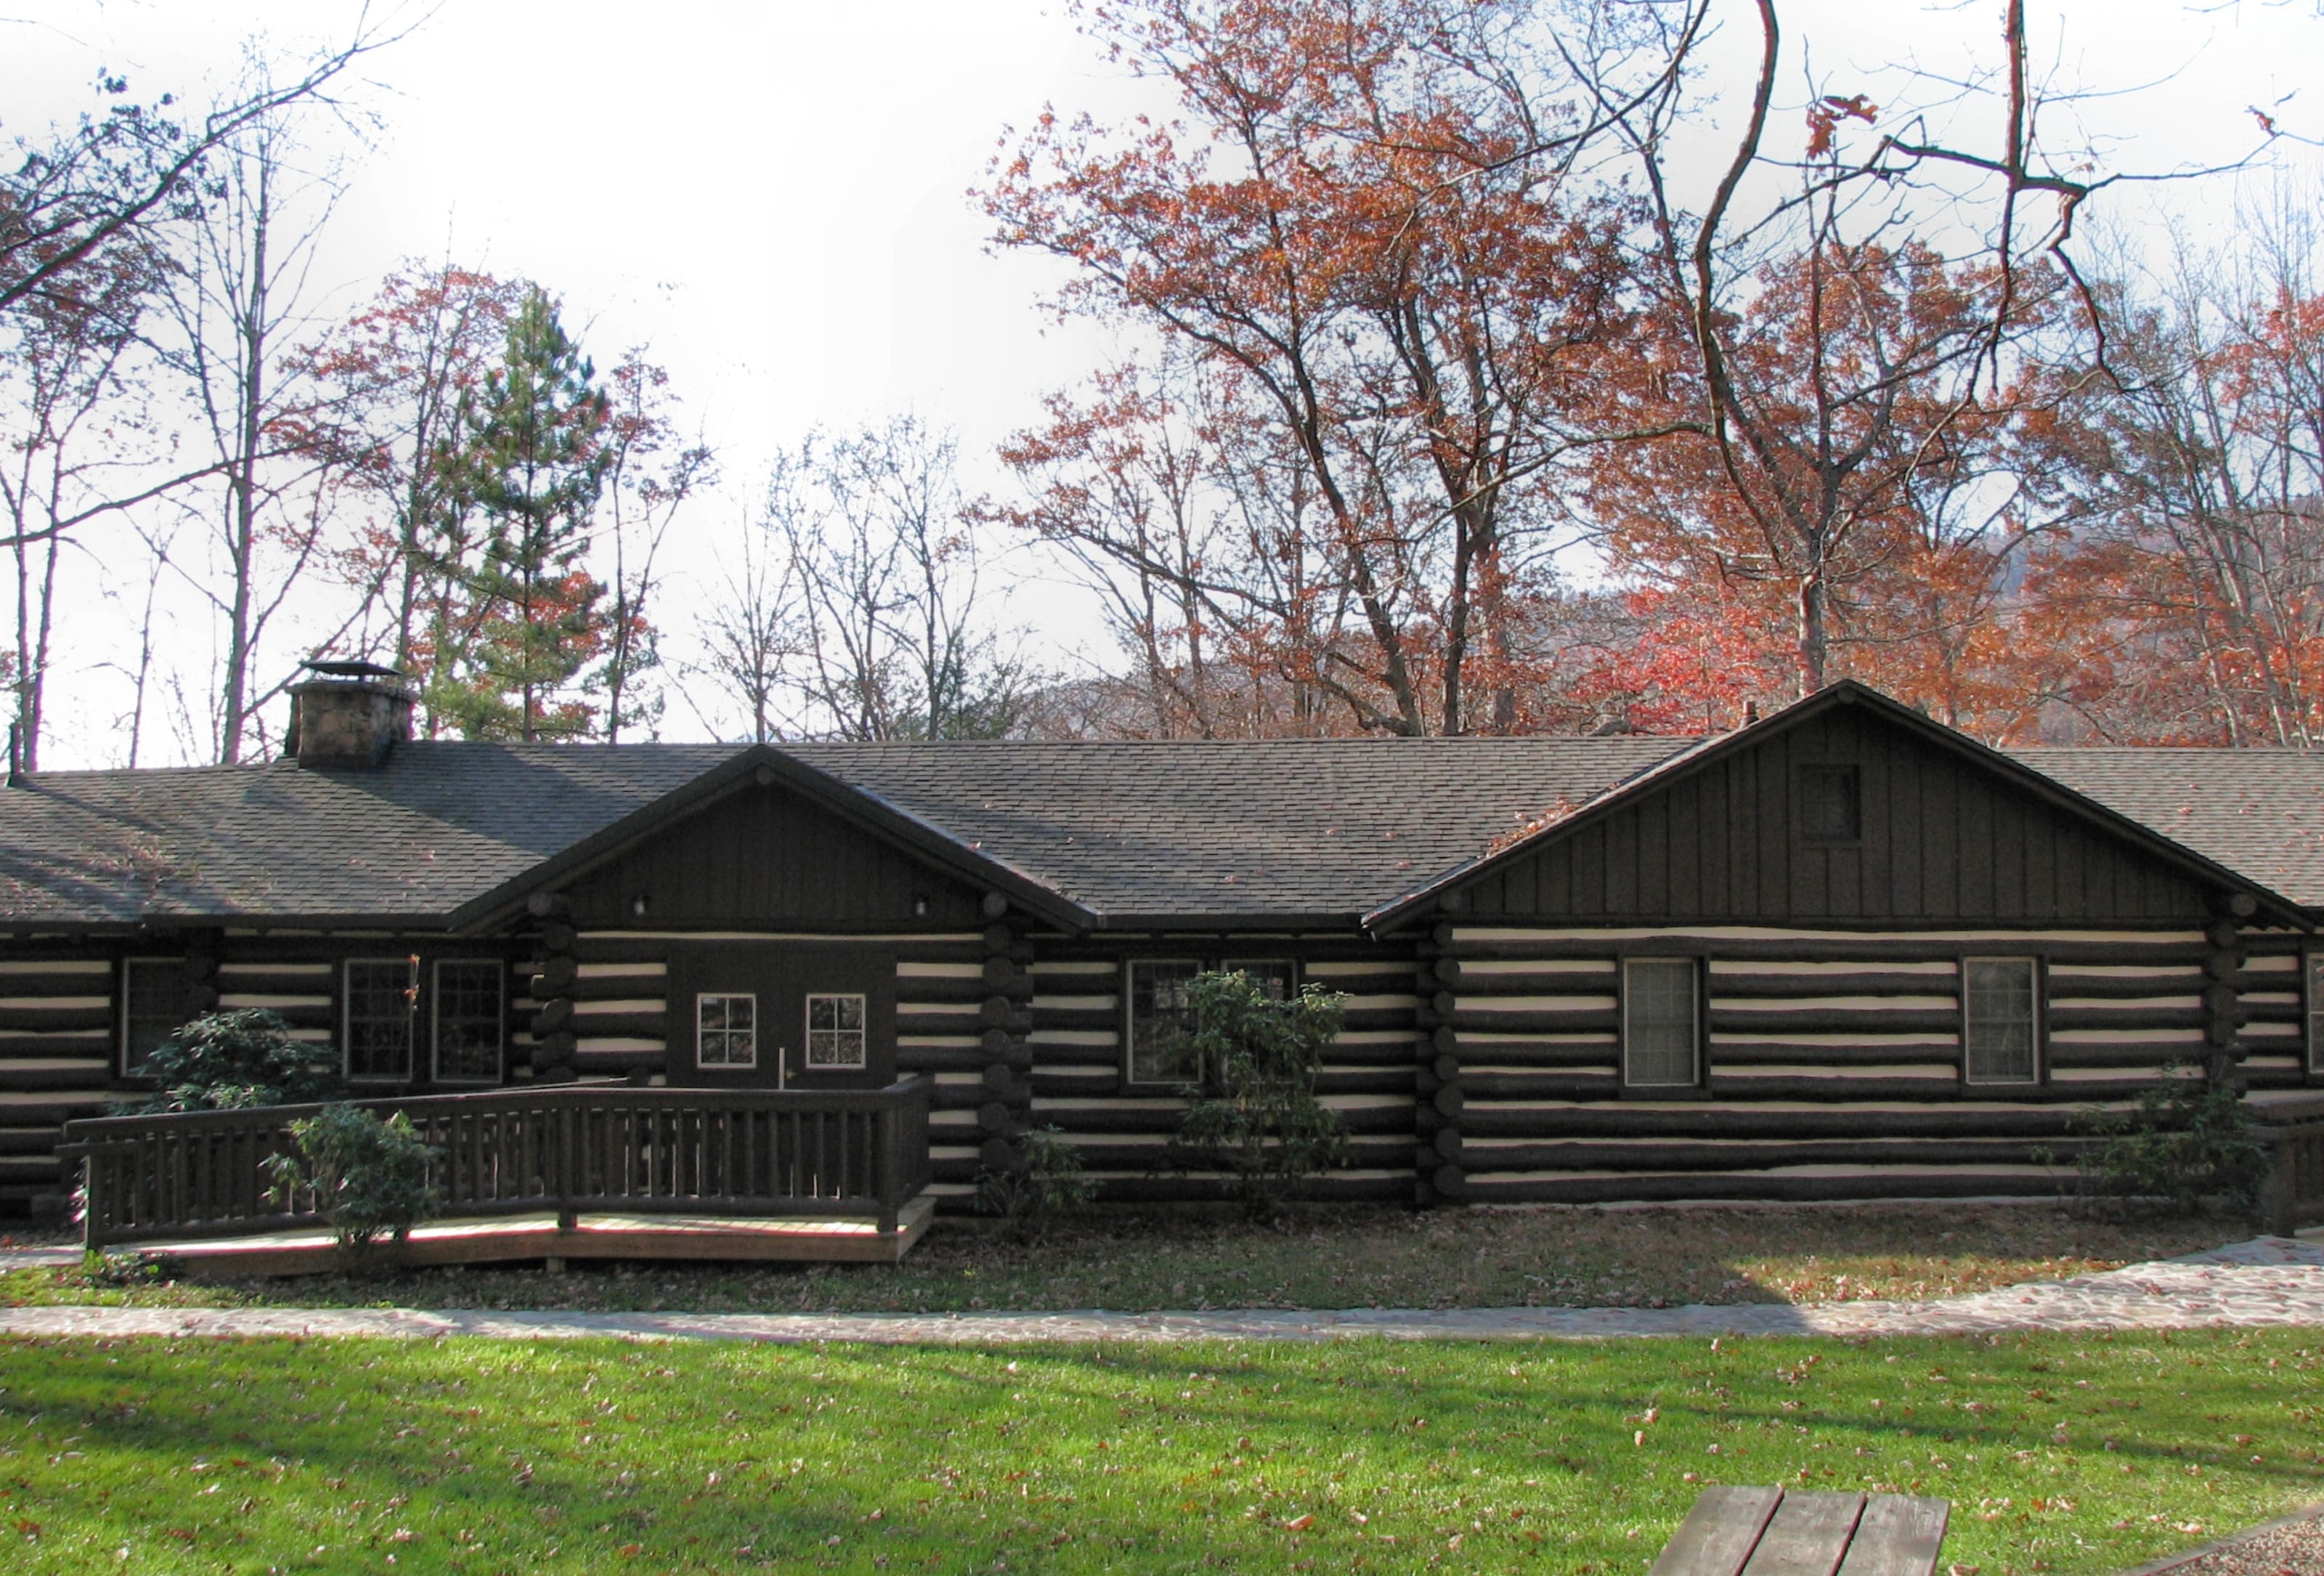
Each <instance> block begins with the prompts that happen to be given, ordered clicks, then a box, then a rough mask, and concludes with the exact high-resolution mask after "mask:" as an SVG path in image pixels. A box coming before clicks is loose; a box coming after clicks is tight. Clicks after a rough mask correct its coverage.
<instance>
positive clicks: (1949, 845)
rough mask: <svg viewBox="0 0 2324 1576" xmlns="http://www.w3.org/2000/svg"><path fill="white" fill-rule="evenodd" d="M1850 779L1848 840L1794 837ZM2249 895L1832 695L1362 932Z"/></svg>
mask: <svg viewBox="0 0 2324 1576" xmlns="http://www.w3.org/2000/svg"><path fill="white" fill-rule="evenodd" d="M1808 765H1839V766H1847V767H1852V768H1854V769H1856V770H1857V772H1858V786H1859V791H1860V795H1861V800H1862V820H1863V825H1862V835H1861V837H1860V838H1858V839H1856V840H1854V841H1853V842H1840V843H1818V842H1815V841H1813V840H1812V839H1810V838H1808V837H1806V836H1805V835H1804V834H1803V829H1802V827H1801V826H1800V825H1799V821H1798V812H1797V807H1796V795H1797V793H1798V785H1799V781H1800V773H1801V769H1802V768H1803V767H1804V766H1808ZM2230 891H2236V892H2250V893H2251V894H2252V895H2253V897H2254V898H2255V900H2257V901H2259V902H2260V903H2261V904H2262V905H2263V906H2264V907H2265V908H2268V909H2270V911H2271V912H2272V913H2273V916H2274V917H2278V918H2281V919H2286V920H2290V921H2292V922H2294V923H2299V922H2301V917H2300V915H2299V912H2298V909H2297V908H2296V907H2295V906H2294V905H2293V904H2292V902H2291V901H2290V900H2288V899H2284V898H2283V897H2282V895H2281V894H2279V893H2276V892H2274V891H2273V890H2271V889H2266V888H2265V887H2264V886H2261V885H2260V884H2259V883H2256V882H2255V881H2254V880H2251V879H2250V878H2249V877H2248V876H2246V875H2244V874H2240V873H2238V872H2236V871H2230V870H2227V869H2226V868H2224V867H2222V866H2221V865H2219V864H2218V863H2217V862H2213V861H2211V860H2209V859H2208V858H2206V857H2204V856H2203V855H2202V854H2200V853H2196V852H2194V851H2192V850H2190V849H2188V848H2185V847H2183V846H2181V845H2180V844H2179V843H2175V842H2173V841H2172V840H2171V839H2169V838H2167V837H2165V836H2163V835H2162V834H2159V833H2157V832H2155V831H2154V830H2153V828H2152V827H2150V826H2147V825H2143V824H2141V823H2139V822H2137V821H2135V820H2133V819H2130V818H2128V817H2126V816H2123V815H2121V814H2120V813H2118V812H2117V811H2116V810H2114V809H2112V808H2110V807H2108V806H2106V805H2105V804H2102V803H2100V802H2098V801H2097V800H2094V799H2091V798H2088V797H2084V796H2082V795H2080V794H2078V793H2076V792H2074V791H2073V790H2072V789H2070V788H2067V787H2065V786H2063V785H2061V784H2060V783H2058V782H2055V781H2053V780H2052V779H2049V778H2047V777H2045V776H2043V775H2042V774H2041V773H2040V772H2037V771H2034V770H2031V769H2030V768H2028V767H2027V766H2025V765H2024V764H2022V763H2020V762H2018V761H2015V760H2011V759H2010V758H2008V757H2007V756H2005V755H2002V754H2000V753H1999V752H1997V751H1992V750H1990V749H1987V747H1986V746H1984V745H1982V744H1979V743H1978V742H1976V741H1974V740H1971V739H1969V738H1968V737H1967V736H1965V735H1963V734H1960V733H1955V732H1954V731H1953V730H1951V729H1949V728H1945V727H1943V726H1941V724H1938V723H1934V722H1932V721H1931V720H1930V719H1928V718H1926V717H1924V716H1922V715H1921V714H1919V713H1917V712H1914V711H1911V710H1909V709H1908V708H1906V707H1904V706H1901V705H1897V704H1896V703H1895V702H1894V701H1891V700H1889V699H1888V698H1887V697H1886V696H1882V695H1880V694H1878V692H1877V691H1874V690H1871V689H1869V688H1867V687H1864V686H1862V685H1858V684H1854V683H1847V682H1844V683H1842V684H1840V685H1836V686H1833V687H1831V688H1829V689H1826V690H1823V691H1821V692H1819V693H1818V694H1817V695H1815V696H1811V697H1810V698H1809V699H1808V700H1806V701H1803V702H1801V703H1799V704H1797V705H1793V706H1790V707H1787V708H1786V709H1784V711H1782V712H1779V713H1776V714H1774V715H1773V716H1770V717H1768V718H1766V719H1765V720H1763V721H1761V722H1760V723H1757V724H1754V725H1753V726H1751V727H1748V728H1746V729H1743V730H1741V731H1739V732H1738V733H1731V734H1727V735H1724V736H1721V737H1720V738H1718V739H1716V740H1713V741H1710V742H1705V743H1704V744H1702V745H1701V746H1699V747H1697V748H1695V749H1692V750H1689V751H1685V752H1684V753H1683V754H1679V755H1674V756H1673V757H1672V758H1671V759H1669V760H1666V761H1665V762H1663V763H1661V764H1660V765H1659V766H1657V767H1656V769H1655V770H1651V771H1648V772H1646V773H1642V774H1640V775H1639V776H1638V777H1637V778H1635V779H1632V780H1630V781H1629V782H1627V783H1625V784H1623V785H1622V786H1621V787H1620V788H1618V789H1616V790H1615V791H1613V792H1611V793H1609V794H1607V795H1605V796H1602V797H1600V798H1599V799H1597V800H1595V801H1593V802H1591V803H1589V804H1587V805H1583V806H1576V807H1574V809H1573V810H1572V813H1571V814H1568V815H1564V816H1559V817H1555V818H1554V819H1552V820H1551V821H1549V822H1548V823H1546V824H1545V825H1542V826H1541V827H1539V828H1537V829H1535V830H1534V831H1532V832H1531V833H1529V834H1527V835H1526V836H1525V837H1522V838H1520V839H1517V840H1514V841H1513V842H1512V843H1509V844H1508V845H1507V846H1504V847H1501V848H1499V849H1496V850H1494V851H1492V852H1491V853H1488V854H1487V855H1486V856H1484V857H1483V858H1481V859H1480V860H1478V861H1476V862H1472V863H1471V865H1470V866H1468V867H1467V868H1466V869H1462V870H1460V871H1452V872H1450V873H1448V874H1447V875H1446V876H1444V877H1443V878H1440V879H1439V880H1436V881H1434V882H1431V883H1429V884H1428V885H1427V886H1426V887H1425V888H1423V889H1419V890H1417V891H1416V892H1414V893H1412V894H1409V895H1408V896H1406V897H1405V898H1403V899H1399V900H1398V901H1397V902H1396V903H1393V904H1389V905H1386V906H1384V907H1383V908H1380V909H1379V910H1376V911H1374V912H1373V913H1372V914H1370V915H1369V916H1367V918H1366V923H1367V924H1369V925H1371V926H1375V927H1382V926H1391V925H1394V924H1397V923H1398V922H1400V921H1403V920H1406V919H1408V918H1410V917H1413V916H1415V915H1416V914H1417V913H1420V912H1422V911H1424V910H1425V909H1429V908H1438V907H1444V906H1445V905H1443V903H1442V899H1443V898H1444V897H1445V896H1447V895H1449V894H1452V893H1456V892H1457V893H1459V894H1460V896H1459V897H1458V898H1457V899H1454V901H1455V902H1456V903H1460V904H1462V905H1465V911H1466V912H1470V913H1474V914H1478V915H1480V916H1481V915H1486V914H1502V915H1509V916H1518V915H1523V916H1528V917H1535V916H1539V917H1546V916H1550V915H1560V916H1565V917H1576V918H1584V917H1605V918H1610V917H1640V916H1647V915H1665V916H1669V917H1683V918H1689V919H1701V920H1710V921H1727V922H1739V921H1747V920H1748V921H1757V922H1769V923H1803V922H1846V921H1850V920H1858V921H1873V920H1878V921H1894V922H1900V923H1914V922H1923V923H1941V922H1945V921H1950V920H1957V919H1977V920H1991V921H2003V922H2007V921H2024V922H2038V921H2049V920H2056V919H2061V918H2078V917H2080V918H2097V917H2107V918H2114V919H2125V920H2131V919H2137V918H2142V917H2153V918H2163V917H2184V916H2186V915H2188V914H2190V913H2201V912H2203V911H2205V908H2206V907H2207V906H2208V904H2209V901H2210V900H2211V899H2213V898H2215V897H2218V896H2221V895H2224V894H2226V893H2227V892H2230Z"/></svg>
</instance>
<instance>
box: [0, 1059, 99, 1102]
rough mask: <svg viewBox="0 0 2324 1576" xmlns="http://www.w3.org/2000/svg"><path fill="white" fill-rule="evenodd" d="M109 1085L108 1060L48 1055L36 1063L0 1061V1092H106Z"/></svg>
mask: <svg viewBox="0 0 2324 1576" xmlns="http://www.w3.org/2000/svg"><path fill="white" fill-rule="evenodd" d="M112 1083H113V1063H112V1060H111V1058H109V1057H89V1058H83V1057H79V1056H52V1057H50V1058H48V1059H46V1060H44V1061H39V1062H30V1061H25V1062H0V1090H5V1091H7V1092H12V1093H14V1092H23V1091H27V1090H35V1089H81V1090H87V1091H88V1092H91V1093H98V1092H104V1091H106V1090H108V1089H109V1088H110V1087H111V1085H112ZM0 1098H5V1097H0Z"/></svg>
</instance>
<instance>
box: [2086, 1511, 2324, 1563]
mask: <svg viewBox="0 0 2324 1576" xmlns="http://www.w3.org/2000/svg"><path fill="white" fill-rule="evenodd" d="M2319 1571H2324V1505H2311V1506H2310V1507H2308V1508H2307V1509H2305V1510H2303V1511H2301V1512H2300V1514H2299V1515H2297V1516H2285V1517H2284V1518H2283V1519H2282V1521H2271V1522H2269V1523H2268V1524H2267V1525H2265V1526H2256V1527H2254V1528H2252V1530H2251V1531H2249V1532H2246V1533H2239V1534H2237V1535H2236V1536H2234V1537H2231V1538H2226V1539H2222V1540H2221V1541H2220V1542H2218V1543H2216V1544H2204V1545H2203V1546H2202V1547H2201V1548H2199V1549H2190V1550H2188V1551H2187V1552H2186V1553H2183V1554H2172V1555H2171V1556H2170V1557H2169V1558H2167V1559H2163V1560H2157V1561H2156V1562H2154V1563H2153V1564H2152V1565H2141V1566H2140V1567H2139V1568H2138V1569H2137V1570H2135V1571H2124V1572H2123V1576H2317V1572H2319Z"/></svg>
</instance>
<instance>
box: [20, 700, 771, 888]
mask: <svg viewBox="0 0 2324 1576" xmlns="http://www.w3.org/2000/svg"><path fill="white" fill-rule="evenodd" d="M733 753H734V749H733V746H732V745H706V746H705V745H664V744H642V745H623V746H622V747H621V748H620V749H619V750H618V751H614V750H606V749H571V748H560V747H558V746H556V745H539V744H536V745H515V744H469V743H457V744H456V743H428V742H420V743H412V744H406V745H402V746H401V747H399V748H398V749H397V750H396V751H395V753H394V754H393V755H392V756H391V757H390V758H389V760H388V762H387V764H386V765H385V766H383V767H382V768H380V769H379V770H376V771H364V770H347V771H336V770H333V771H318V770H310V769H305V768H301V767H300V766H297V765H295V764H292V763H291V762H288V761H280V760H278V761H270V762H268V763H266V764H263V765H255V766H215V767H192V768H186V769H181V770H146V771H56V772H42V773H40V774H38V776H36V777H35V778H33V779H32V781H31V782H30V784H29V785H28V786H26V787H23V788H8V789H0V919H5V920H6V921H8V922H10V923H12V924H15V925H19V926H22V925H25V924H37V923H40V922H42V921H53V922H60V923H78V924H103V923H108V922H113V923H118V922H123V921H131V920H137V919H142V918H155V917H210V916H231V915H247V916H252V917H258V916H267V917H326V916H349V915H378V916H380V917H389V918H400V919H410V920H414V921H430V920H440V919H441V918H442V917H444V916H446V915H448V914H449V913H450V912H451V911H452V910H453V909H454V908H457V907H458V906H459V905H460V904H462V903H464V902H466V901H467V900H468V899H471V898H474V897H475V896H476V895H478V894H479V893H481V892H484V891H487V890H489V889H492V888H493V887H494V886H497V885H498V884H500V883H501V882H503V881H505V880H511V879H512V878H513V877H515V876H518V875H521V874H522V873H523V872H524V871H527V870H530V869H531V868H532V867H533V866H534V865H536V864H538V863H539V862H541V861H542V860H543V859H545V858H547V857H548V856H549V855H550V854H553V853H557V852H558V850H559V849H562V848H566V847H568V846H570V845H571V844H572V843H576V842H578V841H579V840H580V839H582V838H583V837H586V836H587V835H588V834H590V833H592V832H595V831H598V830H600V829H602V828H603V827H604V826H607V825H611V824H612V823H613V822H614V821H617V820H619V819H620V818H621V817H622V816H626V815H628V814H630V813H631V812H632V811H634V810H637V809H640V808H641V807H643V806H646V805H648V804H650V803H651V802H652V801H653V800H655V799H657V798H659V797H661V796H662V795H664V794H666V793H668V792H669V791H670V790H672V789H673V788H678V787H681V786H682V785H684V784H685V783H687V782H688V781H690V780H692V779H694V778H696V777H697V776H699V775H700V774H701V773H702V772H704V771H705V770H708V769H709V768H710V767H711V766H713V765H715V763H716V762H718V761H719V760H724V759H725V758H727V757H729V756H731V755H733Z"/></svg>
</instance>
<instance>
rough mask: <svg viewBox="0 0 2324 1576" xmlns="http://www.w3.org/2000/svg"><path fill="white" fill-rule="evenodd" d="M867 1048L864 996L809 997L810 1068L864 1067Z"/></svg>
mask: <svg viewBox="0 0 2324 1576" xmlns="http://www.w3.org/2000/svg"><path fill="white" fill-rule="evenodd" d="M863 1051H864V1046H863V998H862V997H861V996H810V997H808V998H807V1066H808V1067H810V1068H816V1067H861V1066H862V1065H863V1064H864V1062H865V1057H864V1054H863Z"/></svg>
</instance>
